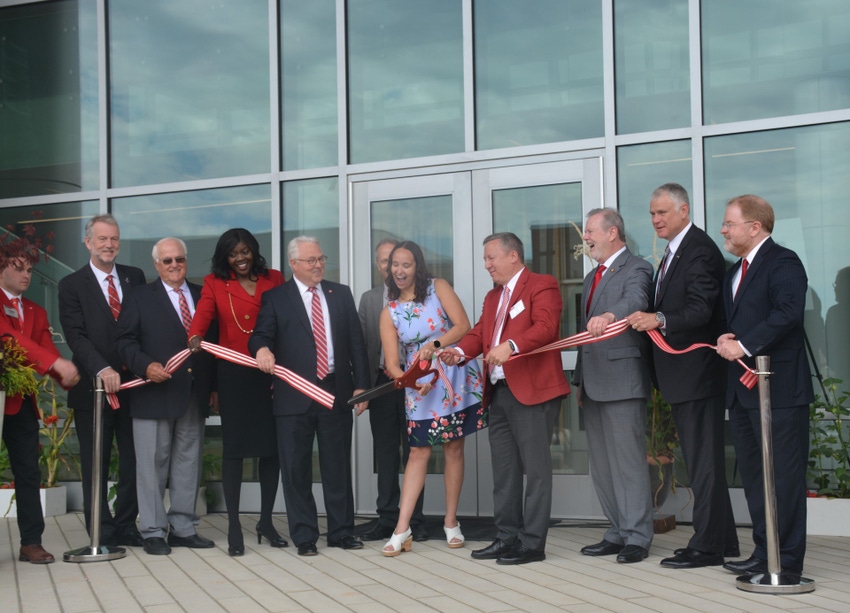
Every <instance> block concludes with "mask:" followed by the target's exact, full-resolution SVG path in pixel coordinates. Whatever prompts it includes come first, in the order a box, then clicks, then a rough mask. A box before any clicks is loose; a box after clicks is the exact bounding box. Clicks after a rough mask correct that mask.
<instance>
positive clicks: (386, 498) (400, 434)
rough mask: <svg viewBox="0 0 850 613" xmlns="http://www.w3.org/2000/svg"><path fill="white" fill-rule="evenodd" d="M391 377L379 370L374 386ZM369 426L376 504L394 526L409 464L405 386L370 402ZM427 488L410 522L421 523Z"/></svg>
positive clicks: (381, 520)
mask: <svg viewBox="0 0 850 613" xmlns="http://www.w3.org/2000/svg"><path fill="white" fill-rule="evenodd" d="M389 381H391V379H390V378H389V377H387V376H386V375H385V374H384V373H383V372H381V373H380V374H378V376H377V379H376V380H375V386H378V385H382V384H384V383H388V382H389ZM369 426H370V427H371V428H372V448H373V451H374V455H375V469H376V470H377V473H378V497H377V498H376V500H375V507H376V510H377V513H378V523H379V524H380V525H382V526H389V527H392V528H395V526H396V523H398V505H399V500H400V498H401V487H400V486H399V470H400V468H401V467H402V466H406V465H407V458H408V457H409V456H410V444H409V439H408V437H407V415H406V413H405V410H404V390H395V391H392V392H390V393H389V394H384V395H383V396H379V397H377V398H374V399H372V400H371V401H370V402H369ZM424 500H425V490H424V488H423V490H422V493H420V494H419V499H418V500H417V501H416V506H415V507H414V509H413V517H411V519H410V525H411V526H419V525H422V524H423V522H424V521H425V516H424V515H423V514H422V503H423V501H424Z"/></svg>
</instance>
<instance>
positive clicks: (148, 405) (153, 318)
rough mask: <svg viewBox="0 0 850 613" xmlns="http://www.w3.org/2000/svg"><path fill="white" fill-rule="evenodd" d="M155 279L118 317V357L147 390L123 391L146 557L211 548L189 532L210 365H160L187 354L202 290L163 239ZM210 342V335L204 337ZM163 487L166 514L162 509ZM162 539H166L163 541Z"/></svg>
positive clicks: (180, 246)
mask: <svg viewBox="0 0 850 613" xmlns="http://www.w3.org/2000/svg"><path fill="white" fill-rule="evenodd" d="M152 255H153V261H154V266H155V267H156V271H157V273H159V279H157V280H156V281H154V282H153V283H149V284H148V285H142V286H140V287H137V288H135V289H134V290H133V291H132V292H130V295H129V296H128V299H126V300H125V301H124V304H122V309H121V315H119V316H118V340H117V344H118V352H119V354H120V355H121V358H122V360H123V361H124V364H126V365H127V368H128V369H129V370H130V371H131V372H133V373H134V374H135V375H137V376H139V377H141V378H143V379H149V380H150V383H148V384H147V385H143V386H141V387H137V388H133V389H131V390H130V393H131V400H132V404H131V406H130V414H131V415H132V416H133V439H134V442H135V447H136V489H137V492H138V499H139V532H141V534H142V537H144V548H145V552H146V553H148V554H150V555H168V554H169V553H171V548H172V547H193V548H197V549H206V548H209V547H213V546H214V544H213V542H212V541H211V540H209V539H207V538H204V537H202V536H200V535H199V534H198V533H197V532H196V531H195V523H194V522H195V501H196V500H197V496H198V485H199V480H200V461H201V452H202V449H203V443H204V419H205V418H206V416H207V415H208V414H209V407H210V404H211V402H213V401H214V398H213V396H212V389H213V377H214V375H213V373H214V372H215V369H214V358H213V356H212V354H209V353H206V352H201V353H193V354H192V355H191V356H190V357H189V359H188V360H186V362H184V363H183V364H182V365H181V366H180V367H179V368H178V369H177V370H176V371H174V372H173V373H170V374H169V373H168V371H166V370H165V366H164V365H165V364H166V363H167V362H168V360H169V359H170V358H171V357H172V356H174V355H175V354H177V353H179V352H180V351H182V350H183V349H185V348H186V339H187V333H188V330H189V326H190V325H191V323H192V315H193V314H194V312H195V304H197V302H198V300H199V299H200V297H201V288H200V286H198V285H195V284H194V283H187V282H186V269H187V266H186V245H185V244H184V243H183V241H182V240H180V239H179V238H163V239H162V240H160V241H159V242H158V243H157V244H156V245H154V248H153V254H152ZM206 340H208V341H215V333H214V331H212V334H211V333H210V332H208V333H207V338H206ZM166 480H167V481H168V485H169V497H170V500H171V506H170V508H168V509H166V508H165V504H164V502H163V494H164V492H165V484H166ZM166 535H167V537H168V540H167V541H166Z"/></svg>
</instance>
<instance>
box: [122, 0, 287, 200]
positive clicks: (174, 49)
mask: <svg viewBox="0 0 850 613" xmlns="http://www.w3.org/2000/svg"><path fill="white" fill-rule="evenodd" d="M108 15H109V31H110V45H109V53H110V78H111V87H110V92H109V96H110V104H111V107H110V108H111V119H112V124H111V132H110V135H111V139H112V177H111V181H112V185H113V186H119V187H123V186H132V185H145V184H151V183H166V182H171V181H187V180H194V179H208V178H216V177H230V176H236V175H245V174H255V173H262V172H269V170H270V168H271V162H270V157H269V142H270V139H269V130H270V113H269V35H268V34H269V29H268V6H267V4H266V3H265V2H238V3H237V2H221V3H209V2H206V1H204V0H182V1H181V2H168V1H165V0H155V1H151V2H137V1H136V0H113V1H111V2H110V3H109V12H108Z"/></svg>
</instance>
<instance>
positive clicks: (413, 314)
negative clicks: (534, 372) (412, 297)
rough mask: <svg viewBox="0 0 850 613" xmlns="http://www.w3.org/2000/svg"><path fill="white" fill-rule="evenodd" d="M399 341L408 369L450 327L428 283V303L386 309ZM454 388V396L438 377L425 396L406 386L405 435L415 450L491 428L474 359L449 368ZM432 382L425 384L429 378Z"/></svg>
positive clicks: (394, 303) (397, 304)
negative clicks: (430, 343)
mask: <svg viewBox="0 0 850 613" xmlns="http://www.w3.org/2000/svg"><path fill="white" fill-rule="evenodd" d="M387 308H388V309H389V311H390V316H391V317H392V320H393V324H394V325H395V329H396V331H397V332H398V338H399V341H400V342H401V345H402V346H403V348H404V354H405V361H404V362H405V365H406V366H405V368H410V365H411V364H412V362H413V356H414V355H416V352H417V351H419V348H420V347H421V346H422V345H424V344H425V343H428V342H429V341H431V340H433V339H436V338H439V337H440V336H442V335H443V334H445V333H446V332H448V331H449V330H450V329H451V327H452V322H451V321H449V318H448V315H446V312H445V311H444V310H443V305H442V304H441V303H440V299H439V298H437V293H436V291H435V290H434V281H433V280H432V281H431V282H430V283H429V285H428V291H427V294H426V296H425V302H424V303H420V302H414V301H411V302H399V301H398V300H391V301H390V302H389V304H388V305H387ZM444 368H445V373H446V375H447V377H448V379H449V381H450V382H451V385H452V388H453V392H454V394H453V397H449V390H448V389H447V388H446V385H445V383H443V381H442V379H437V381H436V383H435V384H434V388H433V389H432V390H431V391H430V393H428V395H427V396H424V397H423V396H420V395H419V393H418V392H417V390H415V389H410V388H405V410H406V412H407V434H408V436H409V438H410V444H411V445H412V446H414V447H424V446H426V445H441V444H443V443H447V442H449V441H453V440H455V439H458V438H460V437H462V436H467V435H469V434H473V433H475V432H477V431H478V430H481V429H482V428H486V427H487V412H486V411H485V410H484V409H482V408H481V393H482V390H483V382H482V378H481V369H480V368H479V366H478V362H477V361H476V360H470V361H469V362H467V363H466V364H464V365H462V366H445V365H444ZM430 377H431V375H429V376H428V378H426V379H423V380H429V379H430Z"/></svg>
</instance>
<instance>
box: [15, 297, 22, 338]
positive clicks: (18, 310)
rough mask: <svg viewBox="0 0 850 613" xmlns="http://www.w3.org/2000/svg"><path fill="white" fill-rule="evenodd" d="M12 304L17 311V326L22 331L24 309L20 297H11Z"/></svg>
mask: <svg viewBox="0 0 850 613" xmlns="http://www.w3.org/2000/svg"><path fill="white" fill-rule="evenodd" d="M12 305H13V306H14V307H15V310H16V311H17V312H18V327H19V328H20V329H21V332H23V331H24V310H23V309H22V308H21V299H20V298H12Z"/></svg>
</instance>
